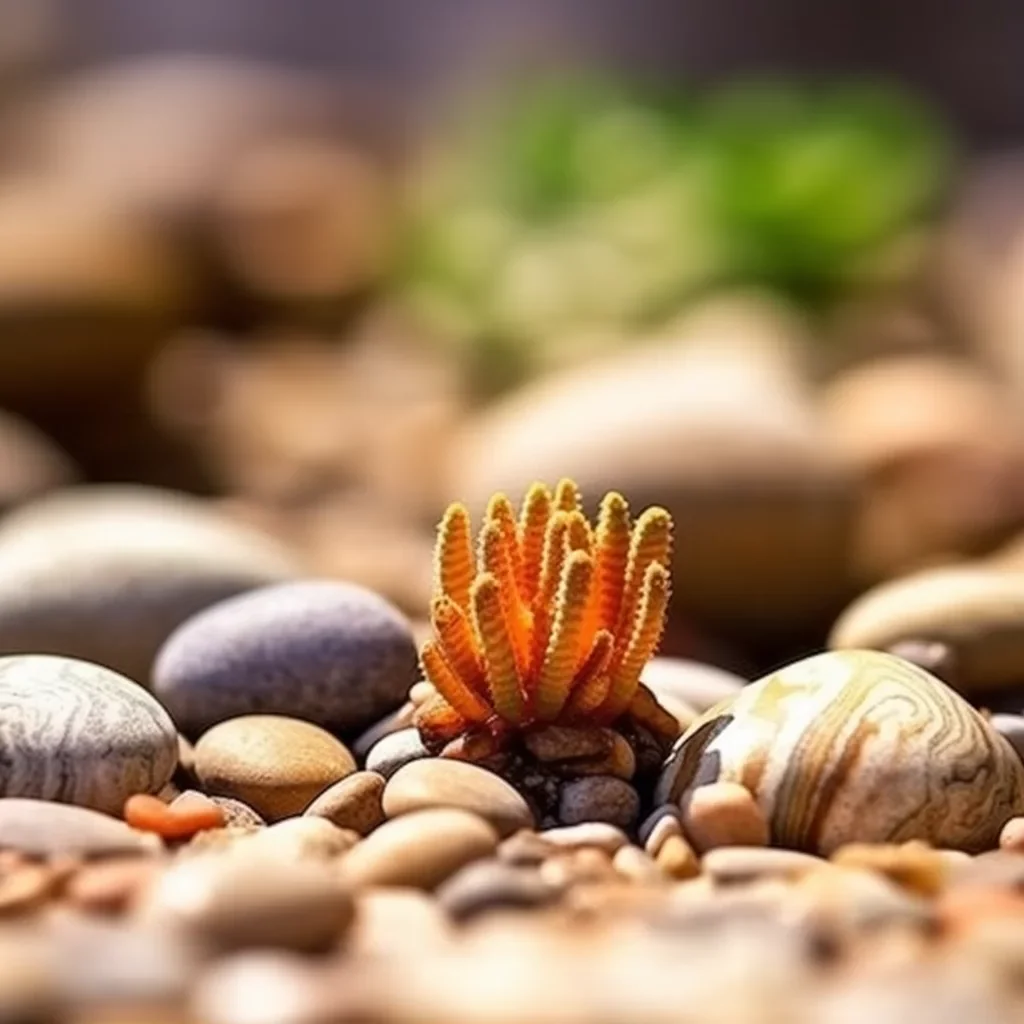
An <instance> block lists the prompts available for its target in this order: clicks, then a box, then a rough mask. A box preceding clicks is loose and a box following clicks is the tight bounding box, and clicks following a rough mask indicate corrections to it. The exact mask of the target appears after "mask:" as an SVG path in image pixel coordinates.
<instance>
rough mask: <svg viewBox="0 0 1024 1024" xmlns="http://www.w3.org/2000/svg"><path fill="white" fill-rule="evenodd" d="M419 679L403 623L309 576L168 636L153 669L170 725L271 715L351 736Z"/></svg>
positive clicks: (224, 607)
mask: <svg viewBox="0 0 1024 1024" xmlns="http://www.w3.org/2000/svg"><path fill="white" fill-rule="evenodd" d="M418 677H419V668H418V656H417V651H416V647H415V644H414V643H413V639H412V632H411V630H410V627H409V623H408V621H407V620H406V619H405V617H404V616H403V615H402V614H401V613H400V612H399V611H398V609H397V608H395V607H394V606H393V605H392V604H390V602H388V601H386V600H385V599H384V598H382V597H380V596H379V595H378V594H375V593H373V592H372V591H370V590H367V589H366V588H364V587H360V586H356V585H355V584H351V583H344V582H336V581H332V580H309V581H303V582H297V583H285V584H280V585H277V586H270V587H263V588H260V589H259V590H254V591H250V592H249V593H248V594H242V595H240V596H238V597H235V598H232V599H230V600H228V601H223V602H221V603H220V604H217V605H215V606H214V607H212V608H208V609H207V610H206V611H204V612H201V613H200V614H199V615H196V616H195V617H193V618H192V619H190V620H189V621H188V622H186V623H184V624H183V625H182V626H181V627H180V628H179V629H178V630H176V631H175V632H174V633H173V634H172V635H171V637H170V638H169V639H168V641H167V643H166V644H165V645H164V646H163V648H162V649H161V651H160V653H159V655H158V657H157V660H156V663H155V665H154V669H153V686H154V691H155V692H156V694H157V695H158V696H159V697H160V699H161V701H163V703H164V704H165V706H166V707H167V708H168V710H169V711H170V712H171V714H172V715H173V716H174V719H175V721H176V722H177V723H178V726H179V728H180V729H181V730H182V731H183V732H185V733H186V734H188V735H190V736H194V735H198V734H200V733H202V732H204V731H205V730H207V729H209V728H210V727H211V726H214V725H216V724H217V723H219V722H223V721H224V720H225V719H228V718H235V717H237V716H240V715H250V714H278V715H288V716H291V717H294V718H303V719H306V720H308V721H311V722H314V723H315V724H317V725H320V726H322V727H323V728H325V729H328V730H330V731H335V732H342V733H346V734H348V733H352V732H355V731H357V730H360V729H363V728H365V727H366V726H367V725H369V724H370V723H371V722H373V721H376V720H377V719H379V718H380V717H381V716H382V715H384V714H386V713H387V712H389V711H392V710H394V709H395V708H396V707H398V706H399V705H400V704H401V703H402V701H403V700H404V698H405V695H406V694H407V693H408V692H409V688H410V687H411V686H412V685H413V684H414V683H415V682H416V680H417V678H418Z"/></svg>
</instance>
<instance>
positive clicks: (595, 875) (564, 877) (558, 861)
mask: <svg viewBox="0 0 1024 1024" xmlns="http://www.w3.org/2000/svg"><path fill="white" fill-rule="evenodd" d="M623 849H624V847H623ZM538 870H539V873H540V878H541V880H542V881H543V882H545V883H546V884H547V885H551V886H555V887H557V888H565V887H568V886H572V885H582V884H586V883H588V882H610V881H614V880H616V879H617V878H618V875H617V873H616V871H615V868H613V867H612V858H611V856H609V854H608V853H607V852H606V851H604V850H599V849H597V848H596V847H584V848H583V849H579V850H570V851H567V852H565V853H562V854H559V855H558V856H555V857H552V858H551V859H550V860H547V861H545V862H544V863H543V864H542V865H541V866H540V868H539V869H538Z"/></svg>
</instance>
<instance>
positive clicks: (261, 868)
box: [138, 854, 353, 953]
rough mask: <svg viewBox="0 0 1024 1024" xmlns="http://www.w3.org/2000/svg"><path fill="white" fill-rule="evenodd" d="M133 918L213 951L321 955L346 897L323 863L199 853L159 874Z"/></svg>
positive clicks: (345, 910) (335, 933)
mask: <svg viewBox="0 0 1024 1024" xmlns="http://www.w3.org/2000/svg"><path fill="white" fill-rule="evenodd" d="M138 917H139V919H140V920H141V921H143V922H145V923H147V924H152V925H155V926H159V927H163V928H169V929H171V930H179V931H183V932H184V933H185V934H187V935H189V936H191V937H193V938H195V939H197V940H199V941H200V942H202V943H203V945H204V946H207V947H209V948H211V949H213V950H216V951H217V952H219V953H223V952H230V951H233V950H240V949H253V948H262V947H272V948H278V949H290V950H295V951H297V952H311V953H312V952H322V951H325V950H327V949H329V948H331V947H332V946H333V945H334V944H335V943H336V942H337V941H338V940H339V939H340V938H341V936H342V935H344V933H345V931H346V930H347V928H348V927H349V925H350V924H351V921H352V917H353V905H352V897H351V896H350V895H349V892H348V890H347V889H346V888H345V886H344V885H342V884H341V883H340V882H339V880H338V877H337V873H336V872H335V871H333V870H332V869H331V868H330V867H329V866H328V865H326V864H317V863H315V862H312V861H296V862H294V863H291V864H290V865H289V867H288V870H287V871H283V870H281V864H280V861H277V860H274V859H271V860H266V859H264V858H263V857H261V856H256V855H249V856H243V855H241V854H227V855H222V856H221V855H212V854H207V855H200V856H196V857H194V858H190V859H188V860H185V861H182V862H181V863H179V864H177V865H175V866H174V867H173V868H171V869H170V870H168V871H167V872H166V873H164V874H163V875H162V876H161V878H160V879H159V880H158V881H157V882H156V884H155V885H154V886H153V887H152V888H151V889H150V890H149V891H148V892H147V893H146V894H145V896H144V897H143V899H142V901H141V902H140V905H139V909H138Z"/></svg>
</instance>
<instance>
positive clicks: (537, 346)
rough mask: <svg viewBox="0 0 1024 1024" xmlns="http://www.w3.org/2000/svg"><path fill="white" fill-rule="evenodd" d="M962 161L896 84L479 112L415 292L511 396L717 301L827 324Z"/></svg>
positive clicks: (432, 170)
mask: <svg viewBox="0 0 1024 1024" xmlns="http://www.w3.org/2000/svg"><path fill="white" fill-rule="evenodd" d="M950 156H951V147H950V145H949V140H948V139H947V138H946V135H945V132H944V130H943V127H942V125H941V124H940V123H939V122H938V121H937V120H936V119H935V118H933V117H932V116H931V114H930V112H928V111H927V110H925V109H923V108H922V107H920V106H919V105H918V104H916V103H915V102H914V101H912V100H911V99H910V98H909V97H908V96H905V95H903V94H902V93H900V92H899V91H897V90H895V89H893V88H888V87H882V86H878V85H867V84H861V83H854V84H842V83H840V84H832V85H830V86H827V87H824V86H798V85H795V84H792V83H786V82H765V81H756V82H749V83H738V84H734V85H731V86H729V87H725V88H721V89H719V90H716V91H712V92H709V93H705V94H687V93H683V92H673V93H660V94H653V93H650V92H640V91H638V90H631V89H628V88H624V87H621V86H618V85H615V84H612V83H609V82H607V81H598V80H590V79H587V80H571V81H559V82H551V81H544V82H540V83H536V84H534V85H532V86H529V87H525V88H524V87H520V88H519V89H518V90H517V91H516V92H515V93H514V95H511V96H503V97H501V98H499V99H498V100H497V101H492V102H490V103H488V104H487V105H486V106H485V107H484V108H482V109H479V110H477V112H476V114H475V116H474V117H472V118H469V119H467V121H466V123H464V124H463V125H462V126H461V129H460V131H459V132H458V133H456V134H455V136H454V137H453V138H449V139H447V140H445V141H444V142H443V144H442V145H441V147H440V149H439V152H438V153H437V154H436V155H435V158H434V159H433V160H432V161H429V162H428V164H427V166H426V168H425V169H423V170H422V173H421V175H420V176H419V178H418V179H417V180H416V182H415V189H414V191H413V195H412V197H411V202H410V218H409V231H408V235H407V238H406V243H407V245H406V247H405V252H404V259H403V261H402V267H401V276H402V285H403V287H404V288H405V289H406V291H407V293H408V294H409V295H410V296H411V297H412V299H413V301H414V302H415V304H416V305H417V306H418V308H419V309H420V310H421V311H422V312H423V313H425V314H426V315H427V317H428V318H429V319H430V321H431V322H432V323H433V324H434V325H435V326H436V327H439V328H440V329H441V330H442V331H443V332H444V333H445V334H446V335H447V336H448V337H451V338H453V339H455V340H456V341H458V342H460V343H461V344H463V345H465V346H466V347H467V355H468V356H469V357H470V362H471V364H473V366H474V367H475V368H476V369H478V370H480V371H482V377H483V379H482V383H483V385H484V386H485V387H486V388H488V389H493V388H496V387H500V386H503V385H505V384H508V383H512V382H514V381H516V380H518V379H520V378H521V377H522V376H524V375H526V374H529V373H530V372H531V371H532V370H533V369H535V368H537V367H538V366H539V365H542V364H544V363H545V362H547V361H550V357H551V353H552V352H558V351H560V346H566V345H572V344H582V345H583V346H584V347H596V346H597V345H599V344H601V339H604V338H608V337H614V336H615V335H619V336H621V335H623V334H626V335H628V333H629V332H630V331H635V330H641V329H643V328H645V327H647V326H650V325H653V324H657V323H659V322H661V321H663V320H665V319H666V318H668V317H671V316H672V315H673V314H675V313H677V312H678V311H679V310H680V309H682V308H683V307H684V306H685V304H686V303H687V302H688V301H689V300H690V299H692V298H693V297H694V296H695V295H697V294H699V293H703V292H706V291H707V290H708V289H710V288H715V287H722V286H728V285H755V286H759V287H767V288H769V289H774V290H776V291H778V292H779V293H781V294H783V295H785V296H787V297H789V298H792V299H795V300H797V301H799V302H801V303H803V304H805V305H807V306H810V307H812V308H818V307H820V306H822V305H823V304H828V303H829V302H831V301H833V300H835V299H837V298H840V297H842V296H843V295H844V294H846V293H847V292H848V291H849V290H850V289H851V288H853V287H858V286H863V285H864V284H865V283H866V282H870V281H871V280H872V278H873V277H878V276H879V275H882V276H884V274H885V273H886V267H887V266H888V264H887V262H886V259H885V254H886V252H887V251H888V250H889V249H890V248H891V247H892V246H893V244H894V243H897V242H899V240H900V239H901V238H902V237H904V236H905V235H907V233H908V232H912V231H913V230H914V228H915V227H916V226H918V225H920V224H921V223H923V222H926V221H927V219H928V217H929V215H930V214H931V213H933V211H934V210H935V208H936V205H937V204H938V203H939V201H940V200H941V198H942V196H943V194H944V191H945V187H946V185H947V182H948V180H949V171H950V163H951V160H950ZM579 339H582V340H579ZM609 343H610V342H609Z"/></svg>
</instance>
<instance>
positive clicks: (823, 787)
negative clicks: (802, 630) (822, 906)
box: [655, 651, 1024, 854]
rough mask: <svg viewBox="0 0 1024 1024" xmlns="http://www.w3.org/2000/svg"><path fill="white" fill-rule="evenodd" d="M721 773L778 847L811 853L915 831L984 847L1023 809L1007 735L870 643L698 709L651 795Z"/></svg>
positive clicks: (1023, 769)
mask: <svg viewBox="0 0 1024 1024" xmlns="http://www.w3.org/2000/svg"><path fill="white" fill-rule="evenodd" d="M850 765H855V766H856V768H855V770H851V768H850V767H849V766H850ZM719 781H722V782H737V783H740V784H741V785H743V786H745V788H746V789H748V790H749V791H750V793H751V794H752V795H753V796H754V798H755V799H756V800H757V802H758V804H760V805H761V807H763V808H764V809H765V812H766V814H767V816H768V819H769V824H770V828H771V835H772V838H773V841H774V842H775V843H776V844H778V845H780V846H783V847H788V848H792V849H797V850H806V851H807V852H810V853H824V854H828V853H831V852H832V851H834V850H836V849H838V848H839V847H840V846H843V845H844V844H846V843H849V842H895V843H899V842H906V841H908V840H911V839H920V840H923V841H925V842H928V843H930V844H931V845H933V846H936V847H949V848H952V849H962V850H965V851H967V852H980V851H981V850H985V849H991V848H992V847H994V846H995V845H996V843H997V841H998V837H999V830H1000V829H1001V828H1002V826H1003V825H1004V824H1005V823H1006V821H1007V820H1008V819H1010V818H1011V817H1014V816H1015V815H1018V814H1022V813H1024V764H1022V762H1021V760H1020V758H1019V757H1017V755H1016V754H1015V753H1014V751H1013V749H1012V748H1011V747H1010V745H1009V743H1007V741H1006V740H1004V739H1003V737H1002V736H1000V735H999V734H998V733H997V732H996V731H995V730H994V729H992V728H991V727H990V726H989V725H988V723H987V722H986V721H985V719H984V718H983V717H982V716H981V715H980V714H979V713H978V712H977V711H975V710H974V708H972V707H971V706H970V705H969V704H967V703H966V701H964V700H963V699H962V698H961V697H959V696H958V695H957V694H956V693H954V692H953V691H952V690H951V689H949V687H947V686H945V685H944V684H943V683H941V682H939V680H937V679H936V678H935V677H934V676H932V675H930V674H929V673H928V672H926V671H925V670H924V669H922V668H919V667H918V666H916V665H911V664H910V663H909V662H906V661H904V660H902V659H900V658H897V657H895V656H893V655H890V654H884V653H881V652H877V651H835V652H827V653H825V654H820V655H815V656H813V657H810V658H806V659H804V660H802V661H799V662H796V663H794V664H792V665H788V666H786V667H785V668H782V669H780V670H779V671H777V672H775V673H772V674H771V675H769V676H766V677H765V678H764V679H761V680H759V681H758V682H755V683H752V684H751V685H750V686H747V687H745V688H744V690H743V691H742V692H741V694H740V695H739V696H737V697H736V698H734V700H733V701H731V702H729V703H727V704H724V705H718V706H717V707H716V708H713V709H711V710H710V711H708V712H707V713H705V715H704V716H702V717H701V718H700V719H698V720H697V721H696V722H695V723H694V724H693V725H692V726H691V727H690V729H689V730H688V731H687V732H686V733H684V735H683V736H682V737H681V738H680V739H679V741H678V742H677V744H676V746H675V748H674V749H673V752H672V754H671V755H670V756H669V758H668V759H667V761H666V764H665V768H664V769H663V771H662V774H661V777H660V779H659V781H658V785H657V787H656V792H655V800H656V801H657V802H659V803H660V802H664V803H668V802H674V803H680V802H681V801H682V800H684V799H685V797H686V795H687V793H688V792H689V791H690V790H692V789H694V788H696V787H697V786H700V785H706V784H709V783H712V782H719Z"/></svg>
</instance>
